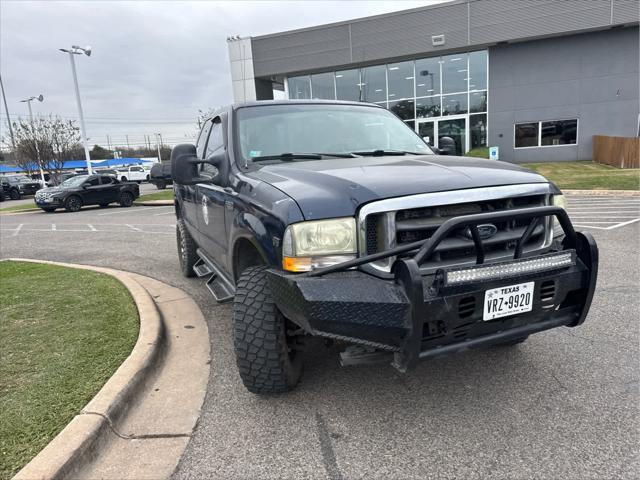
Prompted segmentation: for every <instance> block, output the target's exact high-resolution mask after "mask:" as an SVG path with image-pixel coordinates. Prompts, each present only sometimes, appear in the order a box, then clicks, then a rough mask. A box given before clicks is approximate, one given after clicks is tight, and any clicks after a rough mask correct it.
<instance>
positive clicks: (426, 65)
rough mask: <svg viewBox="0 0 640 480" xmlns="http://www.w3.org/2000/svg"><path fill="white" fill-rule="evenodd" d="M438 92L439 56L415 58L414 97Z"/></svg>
mask: <svg viewBox="0 0 640 480" xmlns="http://www.w3.org/2000/svg"><path fill="white" fill-rule="evenodd" d="M439 93H440V57H436V58H423V59H422V60H416V97H428V96H431V95H438V94H439Z"/></svg>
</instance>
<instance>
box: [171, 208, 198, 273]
mask: <svg viewBox="0 0 640 480" xmlns="http://www.w3.org/2000/svg"><path fill="white" fill-rule="evenodd" d="M176 240H177V242H178V260H180V270H181V271H182V275H183V276H185V277H187V278H189V277H195V276H196V272H194V271H193V266H194V265H195V264H196V262H197V261H198V253H197V250H198V246H197V245H196V242H195V240H194V239H193V237H192V236H191V234H190V233H189V230H187V226H186V225H185V223H184V220H178V223H177V224H176Z"/></svg>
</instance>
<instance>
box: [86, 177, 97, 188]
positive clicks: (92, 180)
mask: <svg viewBox="0 0 640 480" xmlns="http://www.w3.org/2000/svg"><path fill="white" fill-rule="evenodd" d="M84 184H85V185H89V186H91V187H95V186H96V185H100V178H99V177H91V178H89V179H87V181H86V182H84Z"/></svg>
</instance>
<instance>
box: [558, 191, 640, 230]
mask: <svg viewBox="0 0 640 480" xmlns="http://www.w3.org/2000/svg"><path fill="white" fill-rule="evenodd" d="M567 212H568V213H569V218H571V221H572V222H573V223H574V225H575V226H576V227H580V228H592V229H596V230H615V229H617V228H622V227H625V226H627V225H631V224H634V223H637V222H640V197H621V196H620V197H607V198H595V197H586V196H583V197H573V198H569V199H567Z"/></svg>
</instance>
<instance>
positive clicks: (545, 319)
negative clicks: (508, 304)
mask: <svg viewBox="0 0 640 480" xmlns="http://www.w3.org/2000/svg"><path fill="white" fill-rule="evenodd" d="M546 217H555V218H556V219H557V220H558V222H559V224H560V226H561V227H562V230H563V232H564V239H563V241H562V244H561V246H560V248H558V249H557V250H556V253H558V252H570V253H571V258H572V263H571V265H565V266H562V267H558V268H551V269H548V270H546V271H542V272H533V273H518V274H517V275H515V274H514V275H512V276H511V278H512V279H513V277H517V278H518V280H520V279H522V281H524V280H525V279H530V280H538V279H539V280H549V279H551V280H553V279H556V280H558V281H557V288H558V292H559V296H560V294H561V295H562V296H563V297H564V300H563V301H562V303H561V304H558V305H554V308H549V306H548V305H547V306H546V307H545V308H542V307H540V305H534V309H533V311H531V312H528V313H527V314H526V315H516V316H511V317H505V319H504V320H501V321H499V322H482V321H480V322H477V323H478V330H477V331H476V334H474V335H473V336H472V337H470V338H465V339H464V340H463V341H459V340H454V339H453V338H452V337H451V336H447V337H446V340H445V341H443V340H439V341H436V342H431V343H429V342H427V344H426V345H425V340H424V338H423V337H424V332H425V324H426V323H427V322H430V321H439V322H440V323H443V324H446V323H447V321H448V320H447V318H448V316H450V313H451V311H450V305H451V304H452V303H454V300H457V299H459V298H461V296H464V295H476V296H477V297H478V298H479V299H480V298H483V297H480V296H479V295H481V294H482V292H484V290H487V289H491V288H496V287H500V286H504V285H505V281H507V280H509V275H508V274H507V275H506V276H504V277H499V278H494V279H491V280H482V281H475V282H473V281H471V282H467V283H466V284H464V285H457V286H454V285H448V284H447V282H446V278H447V276H446V273H447V270H458V271H459V270H467V269H473V268H477V267H478V266H481V265H483V264H484V265H490V266H500V265H504V266H510V265H513V264H514V263H518V262H524V261H526V260H530V259H544V258H545V255H540V256H531V255H528V256H525V258H523V255H524V245H525V244H526V242H527V240H528V239H529V238H530V236H531V235H532V233H533V232H534V230H535V228H536V227H537V226H538V225H539V224H540V222H541V220H542V219H545V218H546ZM521 219H529V220H530V222H529V224H528V226H527V227H526V228H525V230H524V232H523V234H522V236H521V237H520V239H519V240H518V241H517V242H516V245H515V249H514V257H513V259H512V260H510V261H507V262H492V263H490V264H485V249H484V245H483V241H482V238H481V234H480V231H479V229H478V226H479V225H481V224H484V223H490V222H499V221H508V220H521ZM461 229H468V230H467V231H468V232H469V234H470V236H471V239H472V241H473V246H474V250H475V254H476V267H451V268H449V269H441V270H438V271H437V272H436V273H435V275H429V276H425V275H424V274H423V273H421V271H420V265H421V264H422V263H423V262H425V261H427V260H429V259H430V258H431V256H432V255H433V254H434V253H435V252H436V249H437V247H438V245H439V244H440V243H441V242H442V241H443V240H444V239H445V238H447V237H448V236H449V235H450V234H452V233H454V232H457V231H460V230H461ZM416 249H417V252H416V253H415V254H414V255H413V256H412V257H405V258H398V259H396V261H395V262H394V264H393V267H392V270H391V271H392V273H393V279H391V280H383V279H379V278H377V277H373V276H372V275H368V274H365V273H363V272H359V271H354V270H353V269H354V268H356V267H359V266H361V265H365V264H367V263H370V262H374V261H377V260H382V259H384V258H388V257H395V256H398V255H400V254H405V253H408V252H411V251H415V250H416ZM597 274H598V247H597V245H596V242H595V240H594V238H593V237H592V236H591V235H590V234H589V233H583V232H576V231H575V230H574V228H573V225H572V224H571V221H570V220H569V217H568V215H567V212H566V211H565V210H564V209H562V208H560V207H556V206H544V207H535V208H526V209H519V210H511V211H498V212H487V213H481V214H473V215H464V216H460V217H455V218H451V219H449V220H446V221H445V222H444V223H442V225H440V227H439V228H438V229H437V230H436V231H435V233H434V234H433V235H432V236H431V237H430V238H428V239H425V240H420V241H417V242H412V243H409V244H406V245H402V246H400V247H396V248H392V249H389V250H386V251H384V252H380V253H375V254H372V255H366V256H363V257H359V258H356V259H353V260H349V261H346V262H343V263H340V264H337V265H332V266H330V267H325V268H321V269H318V270H314V271H311V272H308V273H304V274H287V273H285V272H282V271H276V270H270V271H269V275H268V279H269V284H270V287H271V290H272V292H273V295H274V300H275V303H276V305H277V306H278V308H279V309H280V310H281V311H282V312H283V314H284V315H285V316H287V317H288V318H290V319H291V320H293V321H294V322H295V323H297V324H298V325H300V326H301V327H302V328H303V329H304V330H306V331H308V332H310V333H312V334H315V335H319V336H325V337H330V338H335V339H338V340H345V341H348V342H352V343H355V344H360V345H364V346H368V347H372V348H375V349H380V350H385V351H386V352H387V355H386V357H388V356H389V355H388V354H389V353H393V355H394V359H393V365H394V366H395V367H396V368H398V369H399V370H401V371H406V370H407V369H408V368H411V367H413V366H415V364H416V363H417V362H418V360H420V359H424V358H428V357H432V356H435V355H440V354H444V353H449V352H454V351H460V350H465V349H468V348H473V347H477V346H481V345H487V344H492V343H499V342H505V341H509V340H514V339H518V338H522V337H525V336H527V335H530V334H532V333H536V332H540V331H543V330H548V329H550V328H555V327H558V326H577V325H580V324H581V323H583V322H584V320H585V318H586V315H587V313H588V311H589V307H590V305H591V300H592V298H593V293H594V290H595V286H596V280H597ZM480 304H481V305H482V304H483V301H482V300H481V301H480ZM516 317H519V318H517V319H516V320H514V318H516ZM523 317H526V319H525V320H523V319H522V318H523ZM487 324H490V325H487ZM425 347H426V348H425ZM368 355H369V357H370V358H371V360H372V361H375V360H376V358H375V357H376V356H379V355H380V353H373V352H370V354H368ZM366 361H367V360H358V361H354V362H353V363H362V362H366ZM343 363H344V357H343Z"/></svg>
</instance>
